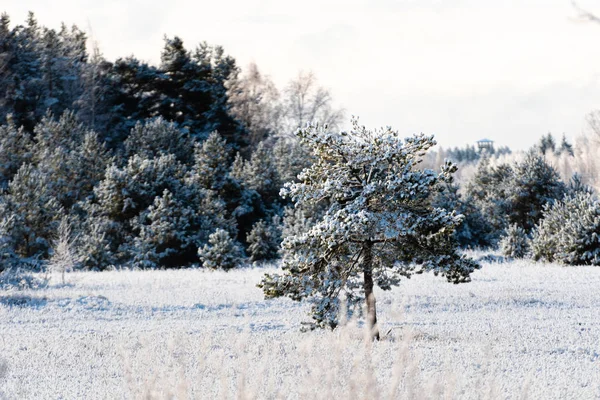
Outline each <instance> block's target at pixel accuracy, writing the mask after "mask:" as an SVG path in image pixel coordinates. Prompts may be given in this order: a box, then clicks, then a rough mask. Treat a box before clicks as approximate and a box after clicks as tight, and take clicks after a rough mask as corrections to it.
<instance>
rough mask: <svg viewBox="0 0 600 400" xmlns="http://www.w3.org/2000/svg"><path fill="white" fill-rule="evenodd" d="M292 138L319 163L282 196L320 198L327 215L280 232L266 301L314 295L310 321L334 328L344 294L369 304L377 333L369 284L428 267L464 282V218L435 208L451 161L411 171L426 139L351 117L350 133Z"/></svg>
mask: <svg viewBox="0 0 600 400" xmlns="http://www.w3.org/2000/svg"><path fill="white" fill-rule="evenodd" d="M298 136H299V137H300V138H301V139H302V141H303V142H304V143H305V144H306V145H307V146H309V147H310V148H311V150H312V151H313V152H314V155H315V158H316V162H315V163H314V164H313V165H312V166H311V167H310V168H308V169H306V170H305V171H304V172H303V173H302V174H301V175H300V177H299V179H300V183H288V184H286V186H285V190H283V191H282V193H283V194H284V195H285V196H286V197H289V198H291V199H292V200H293V201H294V203H295V204H296V205H297V206H299V207H302V206H304V205H313V204H319V203H325V204H326V212H325V213H324V216H323V217H322V218H321V219H320V220H318V221H317V222H316V223H315V225H314V226H313V227H312V228H311V230H310V231H309V232H307V233H305V234H302V235H299V236H292V237H287V238H284V241H283V244H282V246H283V248H284V249H285V254H284V255H285V256H284V265H283V268H284V271H285V272H284V274H283V275H278V274H267V275H265V277H264V278H263V280H262V283H261V285H260V286H261V287H262V288H263V290H264V292H265V295H266V296H267V297H277V296H289V297H291V298H292V299H295V300H301V299H304V298H308V299H312V300H313V301H314V306H313V309H312V315H313V318H314V319H315V322H316V324H317V325H320V326H331V327H334V326H335V325H336V324H337V320H336V318H337V316H338V313H339V310H340V299H339V296H340V294H341V292H342V291H343V292H344V293H345V294H346V299H347V302H348V303H349V306H350V308H349V309H353V306H356V305H357V304H358V303H359V302H362V301H366V306H367V316H368V324H369V327H370V328H371V329H372V334H373V337H375V338H378V337H379V334H378V332H377V317H376V310H375V297H374V294H373V286H374V285H375V284H377V285H378V286H379V287H380V288H382V289H384V290H388V289H391V287H392V286H396V285H398V284H399V283H400V279H401V277H408V276H411V275H413V274H418V273H422V272H425V271H434V273H435V274H436V275H437V274H440V275H442V276H445V277H446V278H447V279H448V281H450V282H454V283H459V282H466V281H469V279H470V278H469V276H470V273H471V272H473V270H474V269H475V268H478V265H477V264H476V263H475V262H474V261H472V260H470V259H468V258H465V257H464V256H460V255H459V254H458V252H457V248H456V242H455V240H454V238H453V236H452V233H453V231H454V230H455V228H456V227H457V226H458V225H459V224H460V220H461V218H460V217H459V216H457V215H455V214H454V213H450V212H447V211H445V210H443V209H440V208H434V207H432V206H431V194H432V193H433V192H435V191H436V190H438V187H439V185H440V184H441V183H442V182H445V181H449V180H450V179H451V174H452V172H454V171H455V170H456V167H455V166H453V165H452V164H447V165H445V166H444V168H443V169H442V172H440V173H439V174H436V173H434V172H433V171H430V170H425V171H422V170H419V169H417V168H416V165H417V164H418V163H419V162H420V160H421V156H422V154H423V153H425V152H426V151H427V150H428V149H429V148H431V147H432V146H433V145H434V144H435V142H434V140H433V138H432V137H428V136H424V135H420V136H415V137H413V138H407V139H406V140H405V141H402V140H401V139H399V137H398V133H397V132H394V131H391V129H388V130H384V131H377V132H373V131H368V130H367V129H366V128H364V127H361V126H359V125H358V122H357V121H353V129H352V131H351V132H349V133H345V132H342V133H341V134H334V133H331V132H328V131H327V130H325V129H319V128H315V127H308V128H307V129H303V130H299V131H298ZM361 275H362V278H361Z"/></svg>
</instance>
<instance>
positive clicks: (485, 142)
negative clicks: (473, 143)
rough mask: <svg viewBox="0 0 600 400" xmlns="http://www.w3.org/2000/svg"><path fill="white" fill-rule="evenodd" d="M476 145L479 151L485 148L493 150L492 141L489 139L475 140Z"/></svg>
mask: <svg viewBox="0 0 600 400" xmlns="http://www.w3.org/2000/svg"><path fill="white" fill-rule="evenodd" d="M477 147H478V148H479V151H483V150H487V151H489V152H493V151H494V141H493V140H490V139H481V140H478V141H477Z"/></svg>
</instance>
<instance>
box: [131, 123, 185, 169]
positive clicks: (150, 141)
mask: <svg viewBox="0 0 600 400" xmlns="http://www.w3.org/2000/svg"><path fill="white" fill-rule="evenodd" d="M192 151H193V142H192V141H191V140H190V138H189V136H187V135H185V134H184V133H183V132H181V131H180V130H178V129H177V128H176V126H175V124H173V123H169V122H166V121H165V120H164V119H163V118H162V117H158V118H156V119H154V120H146V121H145V122H144V123H143V124H142V122H139V121H138V123H137V124H136V125H135V127H134V128H133V129H132V130H131V133H130V134H129V137H128V138H127V140H126V141H125V155H126V157H127V158H129V157H131V156H133V155H134V154H137V155H139V156H141V157H144V158H153V157H158V156H160V155H168V154H172V155H174V156H175V158H176V159H177V160H179V161H180V162H182V163H184V164H188V163H190V162H191V160H192V157H193V153H192Z"/></svg>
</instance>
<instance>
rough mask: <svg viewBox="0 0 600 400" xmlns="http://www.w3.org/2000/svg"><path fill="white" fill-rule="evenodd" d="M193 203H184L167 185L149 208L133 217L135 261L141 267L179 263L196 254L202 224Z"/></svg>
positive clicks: (157, 266) (185, 262)
mask: <svg viewBox="0 0 600 400" xmlns="http://www.w3.org/2000/svg"><path fill="white" fill-rule="evenodd" d="M198 220H199V218H198V215H197V213H196V212H195V211H194V209H193V208H192V207H189V206H186V205H185V204H181V203H180V202H179V201H178V200H177V199H175V198H173V194H172V193H170V192H169V191H168V190H167V189H165V191H164V192H163V195H162V196H157V197H156V198H155V199H154V204H152V205H151V206H150V207H149V208H148V210H147V211H145V212H143V213H142V214H141V215H140V217H139V218H137V219H134V221H133V227H134V229H135V230H137V231H139V234H138V236H137V237H136V238H135V244H134V251H133V254H132V257H133V263H134V265H136V266H140V267H142V268H160V267H165V266H166V267H180V266H185V265H186V264H189V263H190V259H192V260H193V259H195V258H196V253H197V250H198V245H199V244H200V239H199V237H198V236H199V235H200V234H201V232H200V226H199V221H198Z"/></svg>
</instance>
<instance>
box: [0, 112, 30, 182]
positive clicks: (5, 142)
mask: <svg viewBox="0 0 600 400" xmlns="http://www.w3.org/2000/svg"><path fill="white" fill-rule="evenodd" d="M32 151H33V141H32V140H31V138H30V135H29V133H27V132H25V130H24V129H23V128H17V127H16V126H15V124H14V121H13V120H12V118H9V120H8V122H7V124H6V125H1V126H0V187H2V188H6V187H7V185H8V182H9V181H10V180H12V178H13V177H14V175H15V174H16V173H17V171H18V170H19V168H21V166H22V165H23V164H26V163H29V162H31V160H32Z"/></svg>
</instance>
